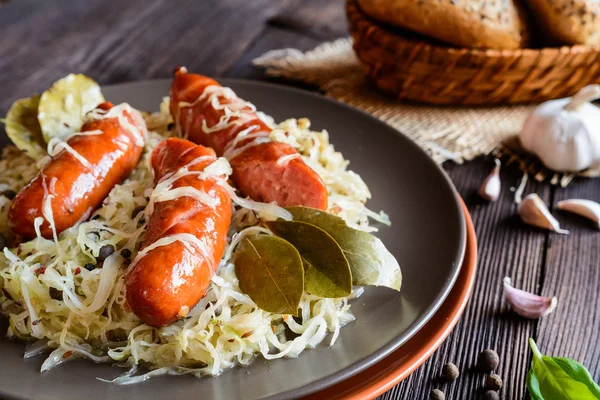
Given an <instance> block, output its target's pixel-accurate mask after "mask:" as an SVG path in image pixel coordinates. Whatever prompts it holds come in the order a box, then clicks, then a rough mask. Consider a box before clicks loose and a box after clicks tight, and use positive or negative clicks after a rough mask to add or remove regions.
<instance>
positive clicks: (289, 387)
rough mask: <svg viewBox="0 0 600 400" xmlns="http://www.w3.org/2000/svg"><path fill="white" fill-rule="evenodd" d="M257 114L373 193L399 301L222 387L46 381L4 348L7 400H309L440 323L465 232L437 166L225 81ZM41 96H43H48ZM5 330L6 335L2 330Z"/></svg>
mask: <svg viewBox="0 0 600 400" xmlns="http://www.w3.org/2000/svg"><path fill="white" fill-rule="evenodd" d="M222 82H223V84H225V85H227V86H231V87H232V88H233V89H234V90H235V91H236V92H238V94H239V95H240V96H242V97H243V98H245V99H247V100H249V101H251V102H253V103H254V104H255V105H256V106H257V107H258V109H260V110H263V111H265V112H266V113H268V114H271V115H272V116H273V117H275V119H276V120H282V119H285V118H290V117H309V118H310V119H311V120H312V123H313V127H315V128H317V129H324V128H326V129H327V130H328V131H329V133H330V136H331V141H332V143H334V144H335V147H336V149H338V150H340V151H341V152H343V153H344V155H345V157H346V158H347V159H349V160H350V161H351V164H350V168H352V169H353V170H354V171H356V172H358V173H359V174H360V175H361V176H362V177H363V179H364V180H365V181H366V182H367V183H368V185H369V187H370V189H371V191H372V195H373V199H372V200H371V201H370V202H369V207H370V208H371V209H374V210H385V211H386V212H388V213H389V215H390V217H391V219H392V223H393V224H392V226H391V227H381V230H380V232H379V233H378V236H379V237H380V238H381V239H382V240H383V242H384V243H385V244H386V246H387V247H388V249H390V251H391V252H392V253H393V254H394V255H395V256H396V257H397V258H398V261H399V262H400V265H401V267H402V271H403V275H404V285H403V288H402V292H401V293H397V292H395V291H393V290H389V289H385V288H369V289H368V290H366V292H365V294H364V295H363V296H362V297H361V298H359V299H357V300H356V301H354V302H353V304H352V310H353V312H354V313H355V315H356V317H357V319H356V321H355V322H353V323H351V324H349V325H348V326H346V327H344V328H343V330H342V332H341V335H340V337H339V339H338V341H337V342H336V344H335V345H334V346H333V347H327V346H326V345H322V346H319V347H318V348H317V349H315V350H313V351H306V352H305V353H304V354H302V356H301V357H299V358H298V359H286V360H276V361H272V362H265V361H264V360H262V359H257V360H256V362H255V363H254V364H253V365H251V366H250V367H248V368H237V369H234V370H232V371H228V372H226V373H224V374H223V375H222V376H220V377H218V378H216V379H201V380H198V379H194V378H190V377H185V376H184V377H162V378H157V379H153V380H150V381H149V382H146V383H144V384H141V385H137V386H115V385H110V384H106V383H103V382H100V381H98V380H96V379H95V378H96V377H103V378H108V379H110V378H112V377H115V376H117V375H119V374H120V373H122V372H123V371H122V370H120V369H118V368H115V367H111V366H109V365H95V364H93V363H90V362H89V361H85V360H78V361H73V362H70V363H67V364H64V365H62V366H60V367H59V368H56V369H54V370H52V371H50V372H48V373H46V374H43V375H40V373H39V372H38V371H39V367H40V365H41V363H42V359H41V358H37V359H33V360H28V361H27V362H24V361H23V360H22V352H23V344H22V343H16V342H9V341H6V340H4V339H2V340H0V353H1V354H2V363H0V397H13V398H39V399H67V398H76V399H81V398H87V399H90V400H91V399H101V398H102V399H106V398H128V399H146V398H150V397H153V398H154V397H157V398H177V399H197V398H198V397H199V396H201V397H202V398H222V399H234V398H253V399H254V398H270V399H283V398H294V397H299V396H304V395H308V394H310V393H314V392H316V391H318V390H322V389H324V388H326V387H329V386H331V385H334V384H336V383H339V382H341V381H344V380H346V379H347V378H349V377H351V376H352V375H355V374H357V373H359V372H360V371H362V370H364V369H365V368H368V367H370V366H372V365H374V364H376V363H377V362H379V361H380V360H382V359H384V358H385V357H386V356H388V355H389V354H390V353H392V352H393V351H394V350H396V349H397V348H398V347H399V346H401V345H403V344H404V343H406V341H407V340H409V339H410V338H411V337H412V336H413V335H414V334H415V333H417V332H418V331H419V329H421V327H423V325H424V324H425V323H426V322H427V321H428V320H429V319H430V318H431V317H432V316H433V314H434V313H435V312H436V311H437V309H438V308H439V307H440V305H441V304H442V303H443V302H444V300H445V299H446V296H447V295H448V293H449V292H450V290H451V289H452V286H453V284H454V282H455V280H456V278H457V276H458V273H459V271H460V266H461V265H462V262H463V255H464V251H465V245H466V228H465V220H464V214H463V212H462V209H461V205H460V200H459V197H458V195H457V194H456V192H455V190H454V187H453V186H452V183H451V182H450V180H449V179H448V177H447V176H446V174H445V173H444V172H443V170H442V169H441V168H440V167H439V166H438V165H436V164H435V163H434V162H433V161H432V160H431V159H430V158H429V156H428V155H427V154H426V153H425V152H424V151H422V150H421V149H420V148H419V147H418V146H416V145H415V144H414V143H413V142H411V141H410V140H409V139H408V138H406V137H405V136H403V135H401V134H399V133H398V132H397V131H396V130H394V129H392V128H391V127H389V126H388V125H386V124H384V123H383V122H380V121H379V120H377V119H375V118H373V117H371V116H369V115H368V114H365V113H363V112H360V111H358V110H355V109H353V108H350V107H348V106H345V105H343V104H341V103H338V102H335V101H332V100H329V99H327V98H325V97H323V96H320V95H318V94H313V93H309V92H306V91H301V90H296V89H291V88H288V87H284V86H277V85H271V84H265V83H260V82H250V81H238V80H226V79H224V80H223V81H222ZM168 86H169V81H168V80H163V81H147V82H137V83H131V84H124V85H117V86H111V87H105V88H104V89H103V92H104V95H105V97H106V98H107V99H108V100H110V101H112V102H114V103H119V102H122V101H127V102H129V103H130V104H132V105H133V106H134V107H137V108H140V109H146V110H155V109H157V107H158V104H159V102H160V100H161V99H162V97H163V96H166V95H167V93H168ZM40 89H42V88H40ZM2 328H3V327H2Z"/></svg>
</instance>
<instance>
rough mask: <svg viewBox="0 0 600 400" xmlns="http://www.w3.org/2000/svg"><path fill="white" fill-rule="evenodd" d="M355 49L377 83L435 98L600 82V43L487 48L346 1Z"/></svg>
mask: <svg viewBox="0 0 600 400" xmlns="http://www.w3.org/2000/svg"><path fill="white" fill-rule="evenodd" d="M347 12H348V21H349V25H350V32H351V33H352V36H353V38H354V50H355V51H356V53H357V55H358V58H359V59H360V60H361V61H362V63H363V64H364V65H365V66H366V67H367V69H368V73H369V75H370V76H371V77H372V78H373V79H374V80H375V82H376V84H377V86H378V87H379V88H380V89H382V90H383V91H385V92H388V93H390V94H392V95H394V96H396V97H397V98H398V99H403V100H411V101H416V102H422V103H431V104H453V105H457V104H465V105H477V104H480V105H483V104H516V103H539V102H542V101H545V100H549V99H555V98H560V97H567V96H571V95H573V94H574V93H576V92H577V91H578V90H579V89H581V88H582V87H583V86H585V85H588V84H590V83H598V82H600V47H585V46H574V47H560V48H545V49H520V50H493V49H489V50H483V49H459V48H450V47H445V46H444V45H443V44H437V43H434V42H433V41H425V40H424V39H423V38H422V37H419V36H417V35H414V34H411V33H407V32H402V31H400V30H398V29H395V28H388V27H385V26H382V25H380V24H378V23H377V22H375V21H373V20H372V19H369V18H368V17H367V16H366V15H365V14H364V13H363V12H362V11H361V10H360V9H359V7H358V5H357V4H356V0H348V1H347Z"/></svg>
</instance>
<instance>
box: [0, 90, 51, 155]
mask: <svg viewBox="0 0 600 400" xmlns="http://www.w3.org/2000/svg"><path fill="white" fill-rule="evenodd" d="M40 97H41V95H39V94H36V95H34V96H31V97H28V98H26V99H19V100H17V101H15V102H14V103H13V104H12V106H11V107H10V109H9V110H8V113H7V114H6V119H5V120H0V122H4V124H5V125H6V135H7V136H8V137H9V138H10V140H11V141H12V142H13V144H14V145H15V146H17V148H18V149H19V150H21V151H23V152H24V153H25V154H27V155H28V156H29V157H31V158H33V159H34V160H39V159H40V158H42V157H43V156H45V155H46V142H45V141H44V137H43V136H42V128H40V123H39V122H38V119H37V115H38V106H39V104H40Z"/></svg>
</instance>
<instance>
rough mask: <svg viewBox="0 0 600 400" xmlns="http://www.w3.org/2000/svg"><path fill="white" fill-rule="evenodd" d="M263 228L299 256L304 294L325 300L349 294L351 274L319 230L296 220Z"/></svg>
mask: <svg viewBox="0 0 600 400" xmlns="http://www.w3.org/2000/svg"><path fill="white" fill-rule="evenodd" d="M266 225H267V227H268V228H269V229H270V230H271V231H272V232H273V233H274V234H275V235H277V236H279V237H281V238H283V239H285V240H287V241H288V242H290V243H291V244H292V245H294V247H296V249H297V250H298V252H300V256H301V257H302V262H303V264H304V284H305V288H306V291H307V292H309V293H311V294H314V295H315V296H320V297H326V298H338V297H346V296H349V295H350V293H352V272H351V271H350V265H349V264H348V260H347V259H346V257H345V256H344V253H343V251H342V249H341V248H340V246H339V245H338V244H337V243H336V241H335V240H334V239H333V238H332V237H331V236H330V235H329V234H328V233H327V232H325V231H324V230H323V229H321V228H319V227H317V226H315V225H311V224H307V223H305V222H300V221H270V222H266Z"/></svg>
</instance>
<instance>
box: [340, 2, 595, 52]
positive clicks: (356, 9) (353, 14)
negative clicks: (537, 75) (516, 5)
mask: <svg viewBox="0 0 600 400" xmlns="http://www.w3.org/2000/svg"><path fill="white" fill-rule="evenodd" d="M346 10H347V13H348V18H349V19H350V18H360V20H361V21H362V22H363V23H366V24H368V25H369V28H370V29H373V30H376V31H378V33H379V34H381V35H385V36H388V37H390V38H393V39H395V40H402V41H407V40H409V41H412V42H414V43H415V44H417V43H419V44H421V43H422V44H423V45H424V47H425V48H430V49H431V50H432V51H438V52H439V51H444V52H447V53H449V54H452V55H457V56H460V55H466V54H471V55H474V56H484V57H495V58H503V57H511V58H513V57H519V56H529V57H531V56H535V55H550V54H556V53H563V54H569V53H571V54H582V53H598V52H600V45H596V46H585V45H575V46H560V47H542V48H539V49H534V48H523V49H514V50H511V49H479V48H467V47H446V46H440V45H436V44H434V43H431V42H429V41H426V40H418V39H412V38H410V39H409V38H406V37H404V36H402V35H401V34H399V33H396V32H392V31H391V30H389V29H388V28H386V26H385V25H383V24H382V23H380V22H378V21H376V20H374V19H373V18H372V17H370V16H368V15H367V14H366V13H364V12H363V11H362V10H361V9H360V6H359V5H358V2H357V0H347V1H346Z"/></svg>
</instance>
